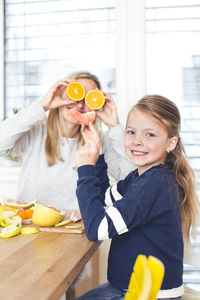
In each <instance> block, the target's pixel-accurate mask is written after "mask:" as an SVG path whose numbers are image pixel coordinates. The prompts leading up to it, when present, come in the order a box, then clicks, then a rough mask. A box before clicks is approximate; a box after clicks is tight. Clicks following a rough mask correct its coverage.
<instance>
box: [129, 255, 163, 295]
mask: <svg viewBox="0 0 200 300" xmlns="http://www.w3.org/2000/svg"><path fill="white" fill-rule="evenodd" d="M163 277H164V265H163V264H162V262H161V261H160V260H159V259H157V258H155V257H153V256H149V257H148V259H147V257H146V256H145V255H142V254H140V255H138V257H137V259H136V262H135V265H134V267H133V273H132V274H131V278H130V282H129V287H128V289H129V291H128V292H127V293H126V295H125V300H153V299H156V295H157V293H158V291H159V289H160V287H161V284H162V281H163Z"/></svg>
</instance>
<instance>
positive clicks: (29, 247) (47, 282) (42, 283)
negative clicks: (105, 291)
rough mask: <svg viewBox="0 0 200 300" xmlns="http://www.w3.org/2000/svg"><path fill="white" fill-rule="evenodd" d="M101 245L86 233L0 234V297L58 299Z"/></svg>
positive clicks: (10, 298) (11, 298)
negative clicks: (89, 238) (91, 239)
mask: <svg viewBox="0 0 200 300" xmlns="http://www.w3.org/2000/svg"><path fill="white" fill-rule="evenodd" d="M99 245H100V242H90V241H88V239H87V237H86V235H85V234H66V233H47V232H40V233H37V234H31V235H18V236H15V237H12V238H9V239H2V238H0V299H6V300H18V299H20V300H21V299H27V300H29V299H30V300H31V299H34V300H35V299H37V300H46V299H52V300H55V299H59V298H60V297H61V296H62V295H63V294H64V293H65V291H66V290H67V289H68V288H69V287H70V285H71V284H72V282H73V281H74V279H76V277H77V276H78V274H79V273H80V272H81V270H82V269H83V267H84V266H85V265H86V263H87V262H88V260H89V259H90V258H91V257H92V256H93V254H94V253H95V251H96V250H97V248H98V246H99Z"/></svg>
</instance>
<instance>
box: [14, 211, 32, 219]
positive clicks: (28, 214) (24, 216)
mask: <svg viewBox="0 0 200 300" xmlns="http://www.w3.org/2000/svg"><path fill="white" fill-rule="evenodd" d="M17 215H18V216H20V217H21V218H22V220H26V219H31V218H32V216H33V209H25V210H23V211H21V212H19V213H18V214H17Z"/></svg>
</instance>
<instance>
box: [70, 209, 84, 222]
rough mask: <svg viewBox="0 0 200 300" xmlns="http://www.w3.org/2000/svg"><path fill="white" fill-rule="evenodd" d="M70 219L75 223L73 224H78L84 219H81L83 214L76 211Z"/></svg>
mask: <svg viewBox="0 0 200 300" xmlns="http://www.w3.org/2000/svg"><path fill="white" fill-rule="evenodd" d="M70 219H71V220H72V221H73V222H78V221H80V220H81V219H82V217H81V213H80V211H79V210H74V211H73V212H72V214H71V216H70Z"/></svg>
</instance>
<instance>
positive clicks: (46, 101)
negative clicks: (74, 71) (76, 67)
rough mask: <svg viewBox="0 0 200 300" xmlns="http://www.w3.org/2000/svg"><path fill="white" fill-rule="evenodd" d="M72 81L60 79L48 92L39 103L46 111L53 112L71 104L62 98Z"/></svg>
mask: <svg viewBox="0 0 200 300" xmlns="http://www.w3.org/2000/svg"><path fill="white" fill-rule="evenodd" d="M69 82H70V81H68V80H66V79H60V80H58V81H56V83H55V84H54V85H53V86H52V87H51V88H50V89H49V90H48V92H47V93H46V94H45V95H44V96H43V97H42V99H41V100H40V101H39V103H40V104H41V106H42V107H43V108H44V110H51V109H54V108H57V107H59V106H62V105H66V104H69V101H68V100H67V98H66V99H63V98H61V93H62V91H63V90H64V89H65V88H66V86H67V84H68V83H69Z"/></svg>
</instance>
